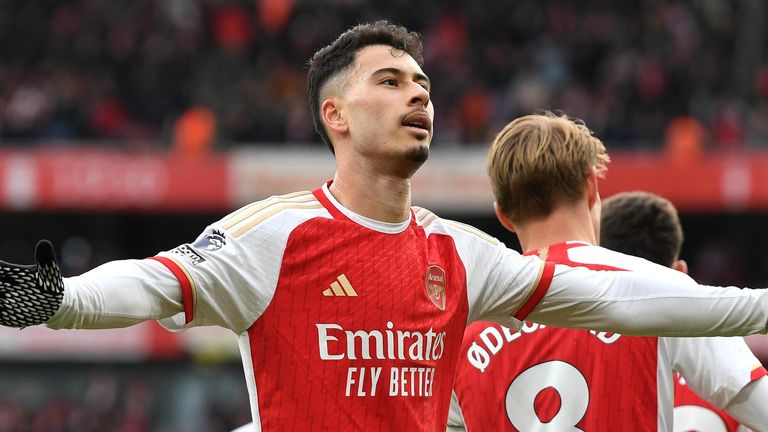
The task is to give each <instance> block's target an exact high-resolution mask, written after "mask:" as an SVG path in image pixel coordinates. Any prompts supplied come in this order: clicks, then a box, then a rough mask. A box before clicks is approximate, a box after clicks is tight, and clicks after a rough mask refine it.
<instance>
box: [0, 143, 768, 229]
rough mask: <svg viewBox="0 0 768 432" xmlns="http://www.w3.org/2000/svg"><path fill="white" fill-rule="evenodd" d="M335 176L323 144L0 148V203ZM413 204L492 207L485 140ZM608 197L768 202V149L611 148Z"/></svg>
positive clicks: (112, 205) (692, 205)
mask: <svg viewBox="0 0 768 432" xmlns="http://www.w3.org/2000/svg"><path fill="white" fill-rule="evenodd" d="M332 176H333V156H331V155H330V154H329V152H328V151H326V150H324V149H317V148H312V149H309V148H306V149H303V148H295V147H293V148H288V149H284V148H279V149H278V148H269V147H259V148H247V149H239V150H235V151H232V152H229V153H223V154H212V155H208V156H202V157H199V158H194V157H180V156H176V155H174V154H167V153H160V152H125V151H112V150H101V149H83V148H74V149H55V150H54V149H45V150H31V151H27V150H1V151H0V208H4V209H16V210H64V211H67V210H76V211H104V210H111V211H141V212H162V211H221V212H224V211H228V210H230V209H233V208H237V207H240V206H242V205H244V204H247V203H249V202H252V201H256V200H260V199H263V198H265V197H267V196H270V195H275V194H284V193H288V192H293V191H296V190H305V189H312V188H314V187H317V186H318V185H320V184H322V183H323V182H325V181H327V180H329V179H331V178H332ZM413 185H414V197H413V202H414V204H417V205H421V206H425V207H429V208H431V209H433V210H436V211H439V212H443V213H454V214H455V213H474V214H485V213H491V212H492V210H491V208H492V207H491V203H492V201H493V197H492V194H491V190H490V185H489V183H488V179H487V177H486V174H485V150H484V149H477V150H470V151H467V150H453V149H451V150H439V149H438V150H435V151H434V152H433V155H432V156H431V157H430V160H429V162H427V164H426V165H425V166H424V168H423V169H421V170H420V171H419V172H418V173H417V174H416V176H415V177H414V179H413ZM600 188H601V189H600V192H601V194H602V195H603V197H608V196H610V195H612V194H614V193H617V192H621V191H630V190H647V191H650V192H654V193H657V194H659V195H662V196H664V197H666V198H667V199H669V200H670V201H672V202H673V203H674V204H675V205H676V206H677V207H678V208H679V209H680V210H681V211H702V212H720V211H754V210H768V153H735V154H727V155H726V154H711V155H707V156H705V157H703V158H702V159H701V160H699V161H696V162H690V163H680V162H676V161H674V160H672V159H669V158H667V157H665V156H664V154H662V153H615V154H613V155H612V162H611V164H610V166H609V170H608V176H607V177H606V179H605V180H604V181H602V182H601V185H600Z"/></svg>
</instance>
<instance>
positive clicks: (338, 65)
mask: <svg viewBox="0 0 768 432" xmlns="http://www.w3.org/2000/svg"><path fill="white" fill-rule="evenodd" d="M370 45H389V46H391V47H392V48H394V49H397V50H400V51H403V52H405V53H407V54H408V55H410V56H411V57H413V59H414V60H416V63H418V64H419V66H423V65H424V56H423V54H422V45H421V37H420V36H419V34H418V33H416V32H412V31H410V30H408V29H407V28H405V27H403V26H400V25H396V24H392V23H390V22H389V21H386V20H380V21H376V22H374V23H366V24H358V25H356V26H355V27H352V28H350V29H349V30H347V31H345V32H344V33H342V34H341V36H339V37H338V38H337V39H336V40H335V41H333V43H331V44H330V45H328V46H325V47H323V48H321V49H320V50H319V51H317V52H316V53H315V54H314V55H313V56H312V58H311V59H310V60H309V73H308V78H307V93H308V95H309V111H310V113H311V114H312V122H313V123H314V125H315V130H316V131H317V133H318V134H320V137H321V138H322V139H323V142H325V144H326V145H328V147H329V148H330V149H331V151H333V143H331V139H330V138H329V137H328V133H327V132H326V130H325V125H324V124H323V118H322V114H321V113H320V104H321V103H322V101H321V100H320V91H321V90H322V88H323V86H324V85H325V83H327V82H328V80H330V79H331V78H333V77H334V76H336V75H337V74H338V73H340V72H342V71H344V70H345V69H346V68H348V67H349V66H350V65H351V64H352V63H353V62H354V61H355V54H357V52H358V51H359V50H361V49H362V48H365V47H367V46H370Z"/></svg>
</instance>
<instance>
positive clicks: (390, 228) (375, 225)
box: [322, 183, 413, 234]
mask: <svg viewBox="0 0 768 432" xmlns="http://www.w3.org/2000/svg"><path fill="white" fill-rule="evenodd" d="M322 190H323V194H325V197H326V198H328V201H329V202H330V203H331V205H332V206H334V207H336V209H337V210H338V211H340V212H341V213H342V214H344V216H346V217H348V218H349V219H350V220H352V221H354V222H355V223H357V224H360V225H362V226H364V227H366V228H368V229H372V230H374V231H378V232H381V233H385V234H399V233H401V232H403V231H405V230H406V229H407V228H408V225H409V224H410V223H411V217H413V216H410V217H409V218H408V219H406V220H404V221H402V222H395V223H392V222H382V221H377V220H375V219H371V218H367V217H365V216H363V215H359V214H357V213H355V212H353V211H352V210H350V209H348V208H346V207H344V206H343V205H341V203H340V202H338V201H337V200H336V198H335V197H334V196H333V194H331V191H330V190H329V189H328V183H326V184H324V185H323V188H322ZM409 214H411V212H410V210H409Z"/></svg>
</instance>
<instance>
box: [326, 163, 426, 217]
mask: <svg viewBox="0 0 768 432" xmlns="http://www.w3.org/2000/svg"><path fill="white" fill-rule="evenodd" d="M337 162H338V161H337ZM330 191H331V194H333V196H334V198H336V200H338V201H339V202H340V203H341V204H342V205H343V206H344V207H346V208H348V209H350V210H352V211H353V212H355V213H357V214H359V215H361V216H365V217H367V218H371V219H374V220H378V221H381V222H392V223H397V222H403V221H404V220H407V219H408V218H409V217H410V208H411V178H410V176H402V175H383V174H380V173H376V172H375V171H373V170H371V169H370V167H350V166H348V165H340V164H337V170H336V175H335V176H334V178H333V183H332V184H331V186H330Z"/></svg>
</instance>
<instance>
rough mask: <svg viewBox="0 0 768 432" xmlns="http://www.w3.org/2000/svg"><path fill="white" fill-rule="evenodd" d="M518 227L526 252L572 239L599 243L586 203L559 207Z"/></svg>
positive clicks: (521, 244) (518, 234) (519, 236)
mask: <svg viewBox="0 0 768 432" xmlns="http://www.w3.org/2000/svg"><path fill="white" fill-rule="evenodd" d="M516 228H517V229H516V233H517V237H518V239H519V240H520V246H521V247H522V248H523V251H524V252H530V251H532V250H537V249H541V248H543V247H546V246H549V245H552V244H556V243H562V242H565V241H572V240H577V241H583V242H586V243H589V244H593V245H594V244H597V235H596V234H595V226H594V225H593V223H592V218H591V216H590V212H589V207H588V206H587V204H586V203H577V204H576V205H574V206H561V207H558V208H557V209H555V210H554V211H553V212H552V213H551V214H550V215H549V216H547V217H544V218H539V219H536V220H533V221H529V222H526V223H525V224H523V225H520V226H517V227H516Z"/></svg>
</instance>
